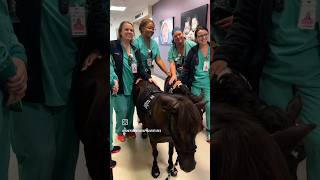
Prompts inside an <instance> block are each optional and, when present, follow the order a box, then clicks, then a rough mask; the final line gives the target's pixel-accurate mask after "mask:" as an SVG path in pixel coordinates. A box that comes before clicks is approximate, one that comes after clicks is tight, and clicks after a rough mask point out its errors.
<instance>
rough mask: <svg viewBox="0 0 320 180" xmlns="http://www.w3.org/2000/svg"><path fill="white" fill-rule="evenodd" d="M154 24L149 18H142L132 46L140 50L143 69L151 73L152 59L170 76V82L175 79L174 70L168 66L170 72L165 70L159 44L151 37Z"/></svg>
mask: <svg viewBox="0 0 320 180" xmlns="http://www.w3.org/2000/svg"><path fill="white" fill-rule="evenodd" d="M154 28H155V24H154V22H153V21H152V20H150V19H143V20H142V21H141V23H140V26H139V30H140V32H141V35H140V36H139V37H138V38H137V39H135V41H134V46H135V47H137V48H138V49H139V50H140V52H141V59H142V63H143V66H144V68H145V71H146V72H148V73H149V74H151V68H153V61H155V62H156V63H157V65H158V66H159V67H160V69H161V70H162V71H163V73H164V74H166V75H167V76H171V80H170V81H171V82H173V81H174V80H176V79H177V76H176V70H175V68H174V67H171V66H170V72H168V71H167V68H166V65H165V64H164V62H163V60H162V58H161V56H160V50H159V45H158V44H157V42H156V41H155V40H153V39H151V37H152V35H153V34H154Z"/></svg>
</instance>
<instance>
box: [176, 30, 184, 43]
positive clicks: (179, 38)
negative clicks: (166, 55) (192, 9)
mask: <svg viewBox="0 0 320 180" xmlns="http://www.w3.org/2000/svg"><path fill="white" fill-rule="evenodd" d="M173 41H174V43H175V44H176V45H178V46H179V45H182V44H183V43H184V36H183V33H182V32H181V31H176V32H174V33H173Z"/></svg>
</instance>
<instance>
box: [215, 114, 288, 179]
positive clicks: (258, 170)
mask: <svg viewBox="0 0 320 180" xmlns="http://www.w3.org/2000/svg"><path fill="white" fill-rule="evenodd" d="M235 117H236V118H235ZM248 119H254V117H252V116H249V115H248V114H246V113H236V116H235V114H232V113H227V114H220V116H219V117H217V118H215V121H216V124H215V130H214V131H215V132H214V135H213V138H214V139H213V153H212V154H213V159H214V160H213V162H214V163H213V167H214V168H213V169H214V172H213V174H214V178H213V179H214V180H235V179H246V180H291V177H290V174H289V169H288V166H287V164H286V161H285V159H284V157H283V155H282V151H281V149H280V148H279V146H278V145H277V144H276V142H275V141H274V140H273V139H272V137H271V136H270V135H269V133H268V132H266V131H265V130H264V129H263V128H262V127H261V126H260V125H258V124H256V123H254V122H253V121H250V120H248Z"/></svg>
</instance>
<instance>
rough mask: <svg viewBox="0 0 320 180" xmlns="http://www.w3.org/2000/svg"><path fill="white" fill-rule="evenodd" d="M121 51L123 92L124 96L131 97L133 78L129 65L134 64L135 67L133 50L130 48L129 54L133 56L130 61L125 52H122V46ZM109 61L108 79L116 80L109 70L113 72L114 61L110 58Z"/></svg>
mask: <svg viewBox="0 0 320 180" xmlns="http://www.w3.org/2000/svg"><path fill="white" fill-rule="evenodd" d="M122 49H123V71H122V79H123V92H124V95H131V94H132V88H133V83H134V78H135V77H134V74H133V72H132V69H131V65H130V64H133V63H135V64H136V65H137V60H136V57H135V55H134V50H133V49H132V48H131V50H130V52H131V54H132V55H133V60H131V59H130V58H129V55H128V53H127V51H125V50H124V47H123V46H122ZM110 61H111V62H110V78H111V77H112V78H115V79H118V77H117V75H116V74H115V73H114V74H113V75H112V73H113V72H111V71H112V70H111V69H113V71H114V60H113V58H112V57H111V59H110ZM129 62H130V63H129Z"/></svg>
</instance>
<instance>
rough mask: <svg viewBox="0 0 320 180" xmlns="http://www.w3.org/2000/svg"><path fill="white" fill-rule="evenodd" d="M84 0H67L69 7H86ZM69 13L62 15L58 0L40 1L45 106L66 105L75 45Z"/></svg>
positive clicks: (74, 61)
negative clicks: (68, 0)
mask: <svg viewBox="0 0 320 180" xmlns="http://www.w3.org/2000/svg"><path fill="white" fill-rule="evenodd" d="M85 4H86V3H85V0H70V6H75V5H79V6H85ZM70 21H71V20H70V15H69V14H67V15H64V14H61V13H60V11H59V1H53V0H43V2H42V22H41V23H42V28H41V36H40V42H41V55H42V65H43V71H42V72H43V74H42V77H43V78H42V81H43V86H44V93H45V105H48V106H62V105H66V104H67V102H68V101H69V97H70V89H71V81H72V74H73V70H74V68H75V65H76V54H77V47H76V44H75V43H74V41H73V39H72V32H71V25H70Z"/></svg>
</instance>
